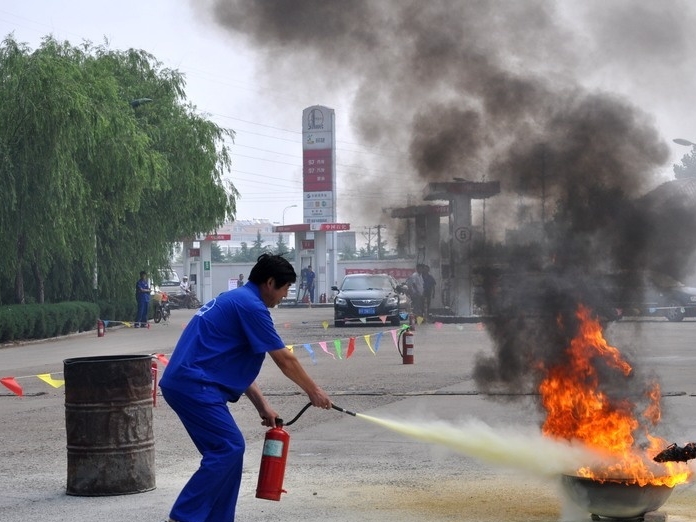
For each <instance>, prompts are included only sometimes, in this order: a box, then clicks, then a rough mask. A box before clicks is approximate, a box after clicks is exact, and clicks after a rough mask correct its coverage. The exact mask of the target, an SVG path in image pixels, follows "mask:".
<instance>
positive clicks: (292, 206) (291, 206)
mask: <svg viewBox="0 0 696 522" xmlns="http://www.w3.org/2000/svg"><path fill="white" fill-rule="evenodd" d="M295 207H297V205H290V206H289V207H285V208H284V209H283V225H284V224H285V211H286V210H287V209H289V208H295Z"/></svg>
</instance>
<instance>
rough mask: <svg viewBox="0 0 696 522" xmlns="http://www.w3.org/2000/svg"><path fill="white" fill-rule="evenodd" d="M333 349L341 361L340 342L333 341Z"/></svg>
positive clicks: (341, 350) (338, 340)
mask: <svg viewBox="0 0 696 522" xmlns="http://www.w3.org/2000/svg"><path fill="white" fill-rule="evenodd" d="M334 349H335V350H336V355H338V358H339V359H343V349H342V348H341V340H340V339H334Z"/></svg>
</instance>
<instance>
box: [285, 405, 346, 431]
mask: <svg viewBox="0 0 696 522" xmlns="http://www.w3.org/2000/svg"><path fill="white" fill-rule="evenodd" d="M311 405H312V403H311V402H308V403H307V404H306V405H305V407H304V408H302V409H301V410H300V413H298V414H297V415H295V417H294V418H293V419H292V420H291V421H290V422H286V423H285V426H290V425H291V424H293V423H294V422H295V421H296V420H297V419H299V418H300V417H302V414H303V413H304V412H306V411H307V409H308V408H309V407H310V406H311ZM331 407H332V408H333V409H334V410H337V411H340V412H342V413H346V414H348V415H352V416H353V417H355V416H356V415H357V413H354V412H352V411H348V410H346V409H344V408H341V407H339V406H336V405H335V404H332V405H331Z"/></svg>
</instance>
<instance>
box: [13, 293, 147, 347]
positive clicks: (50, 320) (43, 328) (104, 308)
mask: <svg viewBox="0 0 696 522" xmlns="http://www.w3.org/2000/svg"><path fill="white" fill-rule="evenodd" d="M136 312H137V305H136V304H135V303H134V302H133V301H131V300H129V301H116V302H113V301H109V302H107V301H100V302H99V303H97V304H94V303H88V302H84V301H71V302H65V303H57V304H24V305H9V306H0V343H7V342H12V341H21V340H27V339H49V338H51V337H58V336H60V335H67V334H70V333H76V332H85V331H88V330H94V329H95V328H96V327H97V320H98V319H102V320H104V321H106V322H107V323H106V325H107V327H108V326H116V325H118V324H121V323H122V322H124V321H127V322H133V321H135V315H136ZM152 315H153V309H152V302H151V303H150V310H149V312H148V316H149V318H150V319H152ZM110 323H111V324H110Z"/></svg>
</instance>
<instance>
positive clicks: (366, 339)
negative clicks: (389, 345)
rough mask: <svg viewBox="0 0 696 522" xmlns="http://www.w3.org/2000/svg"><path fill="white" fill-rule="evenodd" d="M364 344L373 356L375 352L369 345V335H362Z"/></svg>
mask: <svg viewBox="0 0 696 522" xmlns="http://www.w3.org/2000/svg"><path fill="white" fill-rule="evenodd" d="M363 337H364V338H365V342H366V343H367V347H368V348H369V349H370V351H371V352H372V355H375V351H374V350H373V349H372V344H370V336H369V335H364V336H363Z"/></svg>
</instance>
